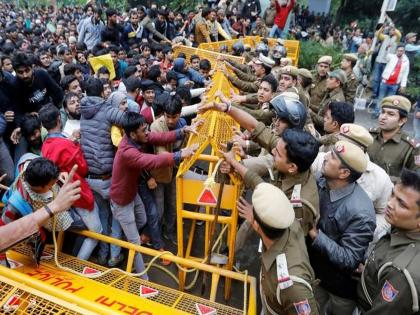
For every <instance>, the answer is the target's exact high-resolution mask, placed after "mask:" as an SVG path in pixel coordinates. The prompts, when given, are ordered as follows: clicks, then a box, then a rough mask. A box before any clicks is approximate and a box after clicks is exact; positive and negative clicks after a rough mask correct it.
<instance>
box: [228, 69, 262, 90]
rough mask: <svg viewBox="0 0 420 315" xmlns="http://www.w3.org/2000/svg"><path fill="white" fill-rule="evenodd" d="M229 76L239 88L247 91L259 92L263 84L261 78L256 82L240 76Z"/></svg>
mask: <svg viewBox="0 0 420 315" xmlns="http://www.w3.org/2000/svg"><path fill="white" fill-rule="evenodd" d="M227 78H228V79H229V81H230V82H232V84H233V85H234V86H236V87H237V88H238V89H240V90H241V91H242V92H245V93H256V92H258V88H259V86H260V84H261V79H258V80H257V81H255V82H248V81H244V80H241V79H239V78H238V77H236V76H234V75H231V74H228V75H227Z"/></svg>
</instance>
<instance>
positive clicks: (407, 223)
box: [385, 183, 420, 231]
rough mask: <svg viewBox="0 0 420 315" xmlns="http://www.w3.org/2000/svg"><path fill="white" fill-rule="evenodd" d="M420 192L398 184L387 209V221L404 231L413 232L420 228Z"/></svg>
mask: <svg viewBox="0 0 420 315" xmlns="http://www.w3.org/2000/svg"><path fill="white" fill-rule="evenodd" d="M419 203H420V192H418V191H417V190H415V189H413V188H411V187H406V186H403V185H402V184H401V183H399V184H396V185H395V186H394V189H393V191H392V195H391V197H390V198H389V200H388V204H387V206H386V208H385V220H386V221H387V222H388V223H389V224H391V225H392V226H395V227H397V228H400V229H402V230H406V231H413V230H417V231H418V230H419V228H420V207H419Z"/></svg>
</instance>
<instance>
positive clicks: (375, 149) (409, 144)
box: [367, 128, 420, 182]
mask: <svg viewBox="0 0 420 315" xmlns="http://www.w3.org/2000/svg"><path fill="white" fill-rule="evenodd" d="M369 132H370V133H371V135H372V136H373V139H374V141H373V144H372V145H370V146H369V147H368V150H367V152H368V154H369V157H370V159H371V161H372V162H374V163H376V164H378V165H379V166H380V167H382V168H383V169H384V170H385V171H386V172H387V174H388V175H389V176H391V179H392V181H394V182H395V181H396V180H397V179H398V177H399V176H400V173H401V170H402V169H403V167H406V168H408V169H411V170H416V169H418V168H419V166H420V151H419V147H420V144H419V143H417V142H416V141H415V140H414V139H413V138H410V137H409V136H408V135H407V134H406V133H405V132H403V131H401V130H400V131H399V132H397V133H396V134H395V135H394V137H392V138H391V139H389V140H388V141H384V139H383V138H382V134H381V129H380V128H372V129H370V130H369Z"/></svg>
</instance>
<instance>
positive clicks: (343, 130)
mask: <svg viewBox="0 0 420 315" xmlns="http://www.w3.org/2000/svg"><path fill="white" fill-rule="evenodd" d="M349 131H350V127H349V126H344V127H343V128H342V132H343V133H348V132H349Z"/></svg>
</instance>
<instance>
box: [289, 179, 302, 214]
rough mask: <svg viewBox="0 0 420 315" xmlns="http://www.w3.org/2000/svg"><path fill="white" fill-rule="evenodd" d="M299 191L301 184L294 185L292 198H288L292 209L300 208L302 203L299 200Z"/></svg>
mask: <svg viewBox="0 0 420 315" xmlns="http://www.w3.org/2000/svg"><path fill="white" fill-rule="evenodd" d="M301 189H302V185H301V184H298V185H295V186H294V187H293V192H292V197H291V198H290V203H291V204H292V206H293V208H300V207H302V201H301V200H300V191H301Z"/></svg>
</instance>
